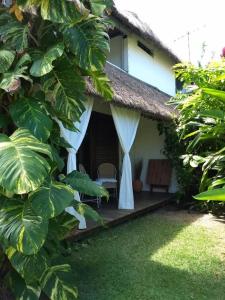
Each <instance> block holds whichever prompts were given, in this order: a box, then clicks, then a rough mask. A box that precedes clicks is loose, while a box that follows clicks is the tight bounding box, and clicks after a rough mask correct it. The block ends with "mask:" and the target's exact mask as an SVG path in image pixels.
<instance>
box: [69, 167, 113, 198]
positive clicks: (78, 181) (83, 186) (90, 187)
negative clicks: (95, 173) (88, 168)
mask: <svg viewBox="0 0 225 300" xmlns="http://www.w3.org/2000/svg"><path fill="white" fill-rule="evenodd" d="M63 181H64V182H65V183H66V184H69V185H70V186H71V187H72V188H73V189H74V190H77V191H78V192H80V193H82V194H85V195H88V196H96V197H106V198H108V197H109V194H108V191H107V190H106V189H105V188H104V187H103V186H101V185H98V184H96V183H95V182H94V181H92V180H91V179H90V177H89V176H88V175H87V174H83V173H80V172H78V171H73V172H71V173H70V174H69V175H67V176H66V177H65V178H64V180H63Z"/></svg>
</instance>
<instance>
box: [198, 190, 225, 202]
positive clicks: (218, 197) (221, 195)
mask: <svg viewBox="0 0 225 300" xmlns="http://www.w3.org/2000/svg"><path fill="white" fill-rule="evenodd" d="M194 198H195V199H196V200H213V201H225V188H221V189H215V190H208V191H206V192H203V193H200V194H198V195H196V196H194Z"/></svg>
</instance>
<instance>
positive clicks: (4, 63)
mask: <svg viewBox="0 0 225 300" xmlns="http://www.w3.org/2000/svg"><path fill="white" fill-rule="evenodd" d="M14 58H15V52H13V51H9V50H0V73H4V72H6V71H7V70H8V69H9V68H10V66H11V65H12V63H13V61H14Z"/></svg>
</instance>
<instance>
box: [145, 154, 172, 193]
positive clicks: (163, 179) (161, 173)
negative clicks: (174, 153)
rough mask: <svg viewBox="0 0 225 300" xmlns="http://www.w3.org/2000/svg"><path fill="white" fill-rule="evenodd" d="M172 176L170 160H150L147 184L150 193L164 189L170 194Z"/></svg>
mask: <svg viewBox="0 0 225 300" xmlns="http://www.w3.org/2000/svg"><path fill="white" fill-rule="evenodd" d="M171 175H172V167H171V163H170V161H169V160H168V159H150V160H149V163H148V173H147V183H148V184H149V185H150V191H151V192H152V191H153V188H164V189H166V192H167V193H168V192H169V186H170V181H171Z"/></svg>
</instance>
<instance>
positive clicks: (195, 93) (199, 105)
mask: <svg viewBox="0 0 225 300" xmlns="http://www.w3.org/2000/svg"><path fill="white" fill-rule="evenodd" d="M175 71H176V73H177V76H178V78H179V79H180V80H181V81H183V82H184V91H183V92H182V93H178V94H177V95H176V97H174V99H172V100H171V103H173V104H176V106H177V108H178V110H179V113H180V114H179V118H178V127H177V131H178V134H179V137H180V139H182V140H183V141H184V142H185V144H186V153H185V155H184V156H183V157H182V158H183V161H184V164H186V165H190V166H191V167H192V168H195V169H196V170H198V171H199V170H200V171H201V174H200V175H201V176H200V178H201V181H200V184H199V191H200V192H201V194H200V195H197V196H195V198H196V199H198V200H216V201H224V200H225V189H224V187H225V178H224V171H225V156H224V154H225V135H224V132H225V122H224V121H225V81H224V80H225V61H224V60H221V61H219V62H213V63H211V64H209V65H208V66H206V67H194V66H192V65H189V64H186V65H177V66H176V67H175ZM219 206H220V208H221V206H223V205H221V204H219ZM211 207H215V205H211ZM217 207H218V206H217Z"/></svg>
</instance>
